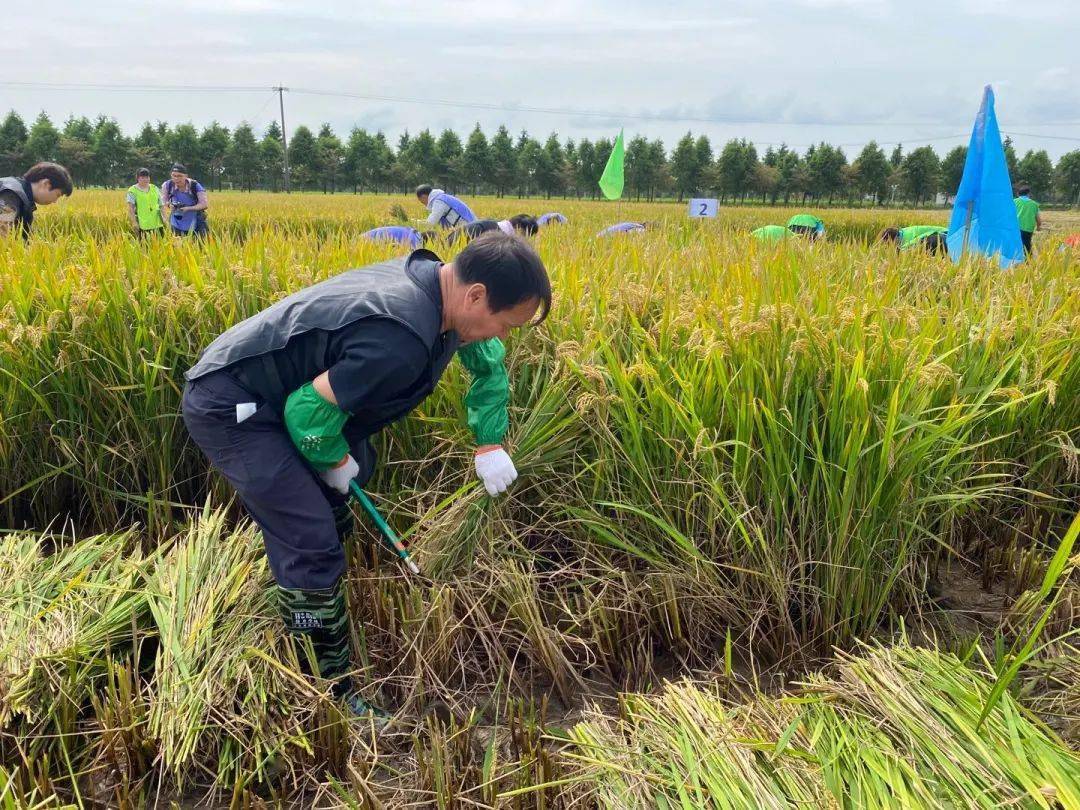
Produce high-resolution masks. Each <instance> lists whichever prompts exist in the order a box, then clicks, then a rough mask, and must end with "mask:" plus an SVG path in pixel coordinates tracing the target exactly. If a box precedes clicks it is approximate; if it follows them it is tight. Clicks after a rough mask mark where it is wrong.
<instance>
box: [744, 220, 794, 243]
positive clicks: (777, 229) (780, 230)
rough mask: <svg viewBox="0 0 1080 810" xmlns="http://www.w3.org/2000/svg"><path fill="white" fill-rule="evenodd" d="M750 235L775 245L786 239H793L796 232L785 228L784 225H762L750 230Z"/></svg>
mask: <svg viewBox="0 0 1080 810" xmlns="http://www.w3.org/2000/svg"><path fill="white" fill-rule="evenodd" d="M750 235H751V236H752V237H754V238H755V239H757V240H758V241H759V242H765V243H766V244H768V245H775V244H776V243H777V242H783V241H784V240H785V239H791V238H792V237H793V236H794V235H795V234H793V233H792V232H791V231H789V230H788V229H787V228H785V227H784V226H783V225H762V226H761V227H760V228H755V229H754V230H752V231H750Z"/></svg>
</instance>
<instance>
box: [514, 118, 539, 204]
mask: <svg viewBox="0 0 1080 810" xmlns="http://www.w3.org/2000/svg"><path fill="white" fill-rule="evenodd" d="M514 154H515V157H516V159H517V183H516V185H517V189H518V196H519V197H523V196H524V197H528V196H529V195H530V194H532V193H533V191H535V190H536V184H537V177H538V175H539V174H540V173H541V172H542V165H541V164H542V163H543V161H544V148H543V147H542V146H541V145H540V143H539V141H537V140H536V139H535V138H532V137H529V135H528V133H526V132H525V131H524V130H522V132H521V135H520V136H519V138H518V141H517V143H516V144H514Z"/></svg>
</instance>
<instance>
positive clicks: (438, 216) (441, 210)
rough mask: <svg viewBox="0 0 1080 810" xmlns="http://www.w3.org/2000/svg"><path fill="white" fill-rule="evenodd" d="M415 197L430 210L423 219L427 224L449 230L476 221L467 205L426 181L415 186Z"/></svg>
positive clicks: (474, 215)
mask: <svg viewBox="0 0 1080 810" xmlns="http://www.w3.org/2000/svg"><path fill="white" fill-rule="evenodd" d="M416 199H418V200H419V201H420V202H421V203H423V204H424V206H425V207H426V208H427V210H428V211H430V212H431V213H430V214H428V217H427V219H426V220H423V221H424V222H426V223H427V224H428V225H438V226H439V227H440V228H445V229H447V230H450V229H451V228H456V227H457V226H458V225H468V224H469V223H470V222H476V214H474V213H473V212H472V209H471V208H469V206H467V205H466V204H465V203H464V202H462V201H461V200H459V199H458V198H457V197H455V196H454V195H453V194H447V193H446V192H445V191H443V190H442V189H441V188H432V187H431V186H430V185H428V184H427V183H425V184H423V185H420V186H417V187H416Z"/></svg>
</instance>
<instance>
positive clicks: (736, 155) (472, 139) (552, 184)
mask: <svg viewBox="0 0 1080 810" xmlns="http://www.w3.org/2000/svg"><path fill="white" fill-rule="evenodd" d="M283 143H284V141H283V138H282V132H281V128H280V127H279V126H278V124H277V123H276V122H274V123H271V124H270V125H269V126H268V127H267V128H266V129H265V131H264V132H263V133H262V134H261V136H260V135H258V134H256V132H255V130H254V129H253V128H252V127H251V125H249V124H247V123H241V124H240V125H239V126H237V127H236V128H235V129H233V130H232V131H231V132H230V131H229V130H228V129H227V128H226V127H224V126H222V125H221V124H219V123H217V122H213V123H211V124H210V125H208V126H206V127H204V128H203V129H202V131H199V130H198V129H196V127H195V126H193V125H192V124H190V123H185V124H176V125H169V124H167V123H164V122H158V123H157V124H150V123H149V122H148V123H146V124H144V125H143V127H142V129H141V130H140V131H139V132H138V134H136V135H134V136H129V135H127V134H125V133H124V132H123V131H122V130H121V128H120V126H119V125H118V124H117V123H116V121H115V120H114V119H111V118H108V117H106V116H100V117H98V118H97V119H96V120H94V121H91V120H89V119H88V118H86V117H78V118H76V117H74V116H73V117H70V118H68V120H67V121H65V122H64V124H63V126H61V127H57V126H56V125H54V124H53V122H52V121H51V120H50V118H49V116H48V115H46V114H45V113H44V112H43V113H41V114H40V115H39V116H38V117H37V119H36V120H35V121H33V123H31V124H30V125H29V126H27V124H26V123H25V121H23V119H22V118H21V117H20V116H19V115H18V114H17V113H16V112H14V111H11V112H9V113H8V114H7V116H6V117H5V118H4V120H3V122H2V123H0V176H2V175H9V174H19V173H21V172H22V171H23V170H24V169H25V168H26V167H27V166H29V165H30V164H32V163H35V162H37V161H39V160H53V161H56V162H59V163H62V164H64V165H65V166H67V167H68V169H69V170H71V173H72V175H73V177H74V178H75V181H76V183H77V184H78V185H97V186H105V187H113V188H115V187H122V186H126V185H128V184H130V183H131V182H133V179H134V173H135V169H136V168H138V167H140V166H145V167H147V168H149V169H150V171H151V172H152V173H153V176H154V178H155V179H157V180H159V181H160V180H161V179H164V177H165V176H166V175H167V174H168V170H169V166H170V165H171V164H172V163H173V162H174V161H175V162H180V163H183V164H185V166H187V168H188V172H189V174H190V175H191V176H192V177H195V178H196V179H198V180H200V181H201V182H202V183H203V184H204V185H206V186H207V187H208V188H211V189H222V188H232V189H240V190H245V191H251V190H254V189H264V190H270V191H279V190H281V189H282V187H283V179H284V172H283V170H282V167H283V157H284V154H283V153H284V145H283ZM612 147H613V143H612V141H610V140H608V139H599V140H596V141H590V140H588V139H587V138H582V139H580V140H578V141H574V140H573V139H566V140H560V139H559V137H558V135H557V134H556V133H552V134H551V135H549V136H548V137H547V139H546V140H544V141H543V142H541V141H539V140H537V139H536V138H533V137H532V136H530V135H529V134H528V133H527V132H524V131H522V132H521V133H520V134H518V135H517V136H516V137H515V136H513V135H511V133H510V132H509V130H508V129H507V128H506V127H505V126H500V127H499V128H498V130H497V131H496V132H495V134H494V135H492V136H491V137H488V135H487V134H485V133H484V131H483V130H482V129H481V128H480V125H479V124H477V125H476V127H475V128H474V129H473V130H472V132H470V133H469V135H468V136H467V137H466V138H465V139H464V140H463V139H462V138H461V137H460V136H459V135H458V134H457V133H456V132H454V131H453V130H450V129H446V130H443V132H442V133H440V134H439V135H438V136H435V135H434V134H432V133H431V132H430V131H428V130H427V129H424V130H422V131H421V132H419V133H417V134H415V135H410V134H409V133H408V132H405V133H403V134H402V135H401V136H400V137H399V138H398V139H397V141H396V143H394V144H393V145H391V143H390V142H389V141H388V140H387V138H386V136H385V135H384V134H383V133H382V132H374V133H372V132H368V131H367V130H365V129H362V128H359V127H356V128H354V129H353V130H352V131H351V132H350V133H349V134H348V136H347V137H346V138H345V139H342V138H340V137H338V135H337V134H336V133H335V132H334V131H333V129H332V128H331V127H330V125H329V124H323V125H322V126H321V127H320V128H319V129H318V131H317V132H313V131H312V130H311V129H310V128H308V127H306V126H302V125H301V126H298V127H297V128H296V130H295V131H294V132H293V133H292V134H291V135H290V136H289V138H288V158H289V166H290V178H291V186H292V188H294V189H302V190H309V191H311V190H318V191H323V192H327V193H333V192H337V191H357V192H362V191H372V192H393V193H403V192H408V191H411V190H412V188H413V187H414V186H416V185H417V184H418V183H423V182H429V183H433V184H435V185H437V186H441V187H443V188H446V189H448V190H454V191H457V192H461V193H470V194H495V195H498V196H505V195H517V196H520V197H530V196H544V197H549V198H550V197H554V196H565V197H577V198H581V197H593V198H595V197H597V196H598V195H599V189H598V188H597V184H596V181H597V178H599V177H600V174H601V173H602V172H603V168H604V164H605V163H606V162H607V159H608V155H609V154H610V153H611V149H612ZM966 156H967V148H966V147H965V146H957V147H956V148H954V149H952V150H951V151H949V152H948V153H947V154H946V155H945V156H944V157H941V156H939V155H938V154H937V152H936V151H935V150H934V149H933V148H932V147H930V146H920V147H918V148H916V149H912V150H910V151H908V152H905V151H904V149H903V147H902V146H901V145H897V146H896V147H895V148H894V149H892V150H891V152H889V153H886V151H885V150H884V149H882V148H881V147H880V146H878V144H877V143H876V142H873V141H871V142H870V143H868V144H867V145H866V146H865V147H864V148H863V149H862V151H860V152H859V154H858V155H857V156H855V158H854V159H853V160H850V161H849V160H848V158H847V156H846V155H845V153H844V150H843V149H841V148H840V147H837V146H833V145H831V144H828V143H824V142H822V143H819V144H817V145H814V146H810V147H809V148H808V149H807V150H806V151H805V152H804V153H802V154H800V153H799V152H798V151H796V150H794V149H791V148H789V147H787V146H783V145H782V146H780V147H778V148H774V147H771V146H770V147H769V148H768V149H767V150H766V151H765V153H764V154H759V152H758V150H757V148H756V147H755V146H754V144H753V143H751V142H749V141H747V140H745V139H741V138H740V139H734V140H730V141H728V142H727V143H725V144H724V145H723V146H722V147H721V148H719V150H714V149H713V145H712V144H711V143H710V141H709V138H708V137H707V136H705V135H698V136H696V137H695V136H694V135H693V133H691V132H687V133H686V135H684V136H683V137H682V138H681V139H680V140H679V142H678V143H677V144H676V145H675V148H674V149H673V150H671V151H670V153H669V152H668V150H667V149H666V148H665V146H664V144H663V142H662V141H660V140H659V139H654V140H649V139H647V138H645V137H644V136H641V135H637V136H635V137H633V138H632V139H630V140H629V141H628V142H627V144H626V159H625V160H626V162H625V166H626V190H625V194H626V196H628V197H632V198H635V199H639V200H640V199H646V200H655V199H661V198H666V197H675V198H677V199H680V200H682V199H684V198H686V197H692V196H716V197H718V198H719V199H720V200H721V201H722V202H725V203H733V202H739V201H745V202H763V203H772V204H777V203H781V202H782V203H791V202H804V203H805V202H810V201H813V202H815V203H816V204H832V203H843V204H846V205H851V204H856V203H872V204H892V205H896V204H913V205H923V204H927V203H932V202H933V201H934V200H935V198H936V196H937V195H938V194H939V193H944V194H951V193H954V192H955V191H956V189H957V187H958V186H959V184H960V177H961V175H962V173H963V168H964V160H965V158H966ZM1005 156H1006V160H1007V161H1008V164H1009V173H1010V175H1011V177H1012V179H1013V181H1014V182H1016V181H1019V180H1024V181H1026V182H1028V183H1029V184H1030V185H1031V188H1032V195H1033V196H1034V197H1035V198H1036V199H1039V200H1042V201H1044V202H1059V203H1064V204H1070V205H1080V150H1074V151H1072V152H1069V153H1068V154H1065V155H1063V156H1062V157H1061V158H1060V159H1059V160H1058V162H1057V165H1056V166H1055V165H1054V164H1053V162H1052V161H1051V160H1050V157H1049V155H1047V153H1046V152H1045V151H1043V150H1038V151H1035V150H1029V151H1028V152H1027V153H1026V154H1025V155H1024V156H1023V157H1022V158H1018V157H1017V155H1016V151H1015V149H1014V148H1013V145H1012V143H1011V142H1010V141H1009V140H1008V139H1006V141H1005Z"/></svg>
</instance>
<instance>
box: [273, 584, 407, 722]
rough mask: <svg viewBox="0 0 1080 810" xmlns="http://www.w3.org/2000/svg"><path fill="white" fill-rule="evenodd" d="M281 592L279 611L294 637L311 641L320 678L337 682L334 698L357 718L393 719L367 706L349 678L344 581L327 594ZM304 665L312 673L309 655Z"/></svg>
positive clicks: (324, 590)
mask: <svg viewBox="0 0 1080 810" xmlns="http://www.w3.org/2000/svg"><path fill="white" fill-rule="evenodd" d="M277 592H278V608H279V610H280V611H281V618H282V620H283V621H284V622H285V627H286V629H287V630H288V631H289V633H290V634H292V635H293V636H294V637H297V638H299V639H304V638H306V639H308V640H310V641H311V648H312V651H313V652H314V654H315V663H316V665H317V666H318V668H319V672H318V674H319V675H320V676H322V677H323V678H325V679H326V680H328V681H333V685H332V687H331V691H332V693H333V695H334V697H335V698H337V699H338V700H340V701H342V702H343V703H344V704H345V705H346V706H347V707H348V708H349V710H350V711H351V712H352V713H353V714H355V715H356V716H357V717H371V719H373V720H375V721H376V723H377V724H384V723H385V720H386V719H388V717H389V715H387V714H386V713H385V712H383V711H382V710H381V709H379V708H377V707H375V706H372V705H370V704H368V703H367V702H365V701H364V700H363V699H362V698H361V697H360V693H359V690H358V689H357V687H356V683H355V682H354V680H353V678H352V677H351V676H350V675H349V670H350V669H351V666H350V662H349V616H348V613H347V611H346V609H345V591H344V589H343V588H342V584H341V580H338V581H337V582H336V583H334V586H333V587H331V588H326V589H323V590H311V591H307V590H298V589H292V588H282V587H280V586H279V587H278V589H277ZM300 663H301V665H302V666H304V667H305V671H307V670H309V669H310V666H309V662H308V657H307V656H306V655H303V654H302V655H301V656H300ZM309 674H313V673H309Z"/></svg>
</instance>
